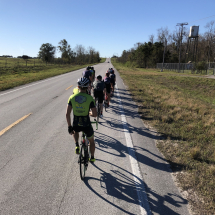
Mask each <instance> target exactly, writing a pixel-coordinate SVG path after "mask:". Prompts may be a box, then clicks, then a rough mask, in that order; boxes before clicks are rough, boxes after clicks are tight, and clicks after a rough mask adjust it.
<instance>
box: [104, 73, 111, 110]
mask: <svg viewBox="0 0 215 215" xmlns="http://www.w3.org/2000/svg"><path fill="white" fill-rule="evenodd" d="M109 76H110V73H109V72H108V71H107V72H106V74H105V77H104V80H103V81H104V83H105V87H106V94H107V97H108V99H107V102H108V107H109V102H110V87H111V85H110V77H109Z"/></svg>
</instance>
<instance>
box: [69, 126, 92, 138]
mask: <svg viewBox="0 0 215 215" xmlns="http://www.w3.org/2000/svg"><path fill="white" fill-rule="evenodd" d="M73 130H74V131H75V132H80V131H83V132H84V133H85V134H86V136H87V138H91V137H92V136H93V135H94V131H93V127H92V125H90V126H88V127H82V126H74V127H73Z"/></svg>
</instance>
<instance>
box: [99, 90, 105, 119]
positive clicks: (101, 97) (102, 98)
mask: <svg viewBox="0 0 215 215" xmlns="http://www.w3.org/2000/svg"><path fill="white" fill-rule="evenodd" d="M103 101H104V94H103V91H101V93H100V95H99V98H98V102H99V105H100V112H101V115H102V113H103Z"/></svg>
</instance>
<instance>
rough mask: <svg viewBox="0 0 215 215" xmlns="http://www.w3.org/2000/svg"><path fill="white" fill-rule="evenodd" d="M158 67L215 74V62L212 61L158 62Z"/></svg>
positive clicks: (176, 70) (184, 71)
mask: <svg viewBox="0 0 215 215" xmlns="http://www.w3.org/2000/svg"><path fill="white" fill-rule="evenodd" d="M157 69H160V70H163V71H165V70H169V71H175V72H183V73H193V74H207V75H215V62H211V63H203V62H199V63H197V64H196V63H180V68H179V63H164V64H163V63H157Z"/></svg>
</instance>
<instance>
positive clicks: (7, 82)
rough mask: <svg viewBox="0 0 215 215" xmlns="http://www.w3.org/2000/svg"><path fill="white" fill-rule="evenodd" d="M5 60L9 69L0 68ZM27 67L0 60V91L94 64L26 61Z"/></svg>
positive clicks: (12, 59)
mask: <svg viewBox="0 0 215 215" xmlns="http://www.w3.org/2000/svg"><path fill="white" fill-rule="evenodd" d="M6 60H7V62H8V64H9V65H10V67H9V66H7V67H5V66H4V67H2V65H5V61H6ZM18 62H19V63H18ZM100 62H101V63H102V62H105V58H101V61H100ZM8 64H7V65H8ZM27 65H29V66H26V62H25V60H23V59H16V58H10V59H7V58H6V59H5V58H0V91H2V90H6V89H10V88H13V87H16V86H20V85H23V84H27V83H30V82H33V81H38V80H42V79H45V78H49V77H52V76H56V75H61V74H64V73H67V72H71V71H74V70H77V69H81V68H85V67H87V66H88V65H94V64H86V65H74V64H51V63H48V64H47V65H46V63H45V62H43V61H41V60H39V59H28V63H27ZM34 65H35V66H34Z"/></svg>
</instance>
